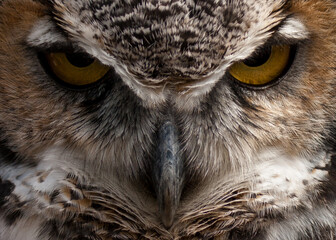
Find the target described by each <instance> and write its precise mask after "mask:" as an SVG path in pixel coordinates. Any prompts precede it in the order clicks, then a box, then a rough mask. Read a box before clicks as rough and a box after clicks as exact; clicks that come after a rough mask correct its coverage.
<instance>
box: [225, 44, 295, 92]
mask: <svg viewBox="0 0 336 240" xmlns="http://www.w3.org/2000/svg"><path fill="white" fill-rule="evenodd" d="M290 55H291V48H290V46H288V45H273V46H272V47H270V48H269V49H266V50H265V49H264V50H263V51H262V52H260V53H258V54H257V55H255V56H252V57H251V58H249V59H247V60H245V61H242V62H237V63H235V64H233V65H232V67H231V68H230V70H229V73H230V74H231V76H233V77H234V78H235V79H237V80H238V81H240V82H242V83H245V84H248V85H254V86H258V85H259V86H260V85H265V84H267V83H269V82H271V81H273V80H275V79H277V78H278V77H280V76H281V74H283V73H284V72H285V71H286V69H287V67H288V65H289V62H290V60H291V59H290Z"/></svg>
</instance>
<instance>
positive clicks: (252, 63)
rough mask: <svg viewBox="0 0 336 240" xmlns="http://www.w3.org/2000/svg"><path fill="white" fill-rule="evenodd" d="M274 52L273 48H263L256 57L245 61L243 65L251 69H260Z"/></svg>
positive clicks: (253, 56)
mask: <svg viewBox="0 0 336 240" xmlns="http://www.w3.org/2000/svg"><path fill="white" fill-rule="evenodd" d="M271 52H272V48H271V47H267V48H263V49H261V50H260V51H258V52H256V53H255V54H254V55H252V56H251V57H249V58H248V59H246V60H244V61H243V63H245V65H247V66H249V67H258V66H261V65H263V64H264V63H266V62H267V60H268V59H269V58H270V56H271Z"/></svg>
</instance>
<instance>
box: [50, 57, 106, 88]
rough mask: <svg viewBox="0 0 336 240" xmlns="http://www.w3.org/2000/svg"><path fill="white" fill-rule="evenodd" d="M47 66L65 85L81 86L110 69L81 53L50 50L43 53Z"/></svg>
mask: <svg viewBox="0 0 336 240" xmlns="http://www.w3.org/2000/svg"><path fill="white" fill-rule="evenodd" d="M45 59H46V60H47V64H48V68H49V69H50V70H51V71H52V73H53V74H54V75H55V76H56V77H57V79H58V80H60V81H61V82H63V83H65V84H66V85H70V86H74V87H83V86H87V85H91V84H93V83H95V82H97V81H99V80H100V79H102V78H103V77H104V76H105V75H106V74H107V72H108V71H109V70H110V68H109V67H107V66H105V65H103V64H101V63H100V62H99V61H98V60H97V59H94V58H92V57H90V56H88V55H87V54H83V53H64V52H51V53H46V54H45Z"/></svg>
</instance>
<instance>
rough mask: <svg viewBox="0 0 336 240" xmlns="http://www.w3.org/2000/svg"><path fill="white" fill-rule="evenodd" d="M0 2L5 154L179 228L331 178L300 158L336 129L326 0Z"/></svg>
mask: <svg viewBox="0 0 336 240" xmlns="http://www.w3.org/2000/svg"><path fill="white" fill-rule="evenodd" d="M0 4H1V5H0V129H1V130H0V133H1V137H0V138H1V140H2V143H1V148H2V149H5V150H4V152H6V153H8V152H9V153H10V154H3V155H4V156H2V158H5V159H6V164H14V162H15V164H23V165H25V164H30V165H32V166H39V168H41V169H53V168H57V169H61V170H60V171H64V172H67V173H71V174H74V175H78V176H81V177H83V176H85V179H86V180H85V181H87V182H88V183H89V184H92V185H95V186H98V187H102V188H104V189H105V190H106V191H107V193H109V194H111V195H113V194H116V193H118V194H121V195H122V196H123V197H122V199H123V201H125V202H126V203H128V205H131V208H132V209H136V210H137V211H138V212H139V213H140V215H141V213H142V211H143V212H145V213H146V214H147V215H146V214H143V216H144V217H143V218H144V220H143V221H144V222H146V224H147V225H146V224H144V225H145V227H144V226H141V227H140V224H139V226H138V227H139V229H140V228H141V229H146V227H148V226H149V225H151V224H154V223H155V224H156V225H155V226H159V225H160V224H161V221H162V222H163V223H164V225H165V226H166V227H170V226H173V227H172V228H171V229H173V230H171V232H174V234H177V235H178V234H180V236H184V235H183V234H185V235H186V236H187V235H188V234H189V235H190V236H191V235H192V234H194V233H195V232H198V234H201V235H200V236H217V235H220V234H222V233H223V232H225V231H226V232H227V231H228V230H223V229H224V227H223V229H220V226H223V222H224V223H225V224H226V223H227V221H229V220H227V219H226V218H224V220H223V219H222V218H221V217H223V216H224V215H225V214H227V215H225V217H227V216H231V217H232V218H233V219H236V220H235V221H236V222H235V223H236V224H238V223H239V224H238V225H239V226H245V225H244V224H245V223H246V222H249V223H250V222H252V221H253V220H252V219H255V218H258V217H259V215H258V214H259V213H260V212H262V213H263V214H265V213H266V212H268V211H273V210H274V209H280V210H279V211H283V209H288V208H290V207H293V206H296V207H297V206H301V205H300V202H302V201H305V200H303V199H306V195H307V194H308V189H310V190H309V191H312V190H311V189H314V192H315V187H316V186H318V182H319V181H322V180H326V179H327V178H328V177H327V176H325V175H324V174H322V173H321V174H320V175H318V176H317V177H315V175H314V176H312V175H310V173H311V170H312V169H315V168H317V166H319V164H320V163H321V161H322V162H323V161H324V160H325V158H324V157H323V156H325V154H326V153H328V151H329V150H330V149H331V148H332V147H333V144H334V139H333V136H332V134H333V129H335V120H336V95H335V91H336V78H335V76H336V74H335V73H336V72H335V71H336V52H335V49H336V41H335V39H336V38H335V35H336V27H335V24H334V23H335V19H336V11H335V2H334V1H332V0H319V1H313V0H311V1H304V0H298V1H291V0H288V1H282V0H267V1H265V0H262V1H261V0H257V1H250V0H242V1H228V0H223V1H218V0H211V1H205V0H200V1H183V0H174V1H165V0H164V1H156V0H150V1H135V0H128V1H123V0H117V1H103V0H96V1H89V0H82V1H75V0H70V1H69V0H49V1H33V0H3V1H1V2H0ZM6 156H7V157H6ZM8 156H10V158H9V157H8ZM300 174H301V175H300ZM275 175H279V176H280V175H281V176H283V179H284V180H283V181H284V182H286V180H285V179H290V178H295V179H297V182H299V181H300V183H301V182H305V181H304V180H307V181H309V183H307V184H301V185H302V186H301V185H300V184H298V183H293V184H291V185H289V186H288V187H280V188H279V186H284V185H282V180H281V181H280V180H279V181H280V183H279V182H277V181H275V180H274V176H275ZM298 175H300V176H298ZM60 176H61V175H60ZM62 176H63V175H62ZM56 179H57V178H56ZM273 180H274V181H273ZM55 181H56V180H55ZM57 181H58V180H57ZM82 181H84V180H82ZM294 182H295V181H294ZM57 184H58V183H53V184H51V185H52V186H56V185H57ZM277 184H278V185H277ZM286 186H287V185H286ZM49 187H50V186H49ZM316 188H317V187H316ZM123 189H124V190H125V189H126V190H125V191H123ZM275 189H277V190H275ZM44 190H45V189H44ZM121 192H122V193H121ZM255 193H257V195H258V194H259V195H261V196H266V197H265V198H261V200H260V202H257V203H256V202H255V201H254V200H253V199H255V198H254V197H255V196H254V195H253V194H255ZM292 193H297V199H295V200H293V199H292V200H293V201H292V200H288V201H287V198H288V199H289V198H290V197H289V195H290V194H292ZM259 195H258V196H259ZM267 197H269V199H270V198H272V201H273V205H272V202H271V201H270V202H267V201H268V200H267V199H268V198H267ZM129 198H131V199H132V198H133V199H134V200H133V201H131V200H129ZM92 199H94V197H92ZM92 199H91V200H92ZM125 199H126V200H125ZM228 199H229V200H228ZM242 199H244V201H243V200H242ZM279 201H281V204H283V205H281V204H280V203H279ZM307 201H308V200H307ZM309 201H310V200H309ZM312 201H313V200H312ZM156 202H158V203H159V204H157V203H156ZM237 202H239V204H238V205H239V207H238V206H236V205H235V204H236V203H237ZM246 202H247V203H246ZM265 202H267V204H269V205H267V204H266V203H265ZM224 203H225V204H227V205H225V204H224ZM221 204H222V205H221ZM223 204H224V205H225V206H228V208H227V209H226V208H225V207H223V206H224V205H223ZM230 204H231V205H230ZM249 204H250V205H249ZM260 204H261V205H262V207H261V206H260ZM263 204H266V205H267V207H265V206H264V205H263ZM275 205H276V207H275ZM140 206H141V207H140ZM157 206H158V207H157ZM230 206H231V207H232V208H231V210H232V209H244V211H245V210H246V209H249V210H246V211H247V212H248V213H249V214H251V215H248V216H245V215H243V214H241V215H239V213H237V216H238V215H239V216H240V217H235V216H236V215H235V216H232V215H230V214H232V211H231V210H229V209H230ZM246 206H248V207H246ZM256 206H257V207H256ZM223 209H225V210H223ZM260 209H261V210H260ZM230 211H231V212H230ZM242 211H243V210H242ZM274 211H277V210H274ZM229 213H230V214H229ZM116 215H117V217H116V218H118V217H120V216H121V215H122V214H119V215H118V213H116ZM205 215H206V216H208V215H209V216H212V218H211V219H215V220H213V222H210V220H209V221H208V222H206V221H205V222H201V220H202V219H203V220H204V216H205ZM146 216H150V217H146ZM202 216H203V217H202ZM209 216H208V217H209ZM257 216H258V217H257ZM157 218H158V219H160V220H157ZM122 221H125V222H126V223H127V222H128V221H130V220H125V219H123V220H122ZM139 221H140V220H139ZM220 224H222V225H220ZM225 224H224V225H225ZM256 224H257V223H256ZM258 224H259V223H258ZM121 225H122V224H121ZM228 225H229V226H230V227H231V228H230V227H228V229H233V228H234V227H233V226H231V225H230V224H228ZM228 225H225V227H227V226H228ZM233 225H234V224H233ZM122 226H123V227H124V228H127V224H124V225H122ZM253 226H255V225H253ZM258 226H259V225H258ZM133 227H134V226H133ZM133 227H132V228H133ZM130 228H131V227H130ZM134 228H136V226H135V227H134ZM158 228H159V227H158ZM182 228H183V229H182ZM162 229H163V228H162ZM181 229H182V230H181ZM210 229H212V230H211V231H212V232H211V233H210ZM213 229H215V230H217V232H216V231H215V230H213ZM162 231H166V230H162ZM171 232H170V233H171ZM215 233H216V234H217V235H216V234H215ZM165 234H166V233H165ZM171 234H172V233H171ZM202 234H205V235H202ZM206 234H208V235H206ZM177 235H176V236H177ZM195 236H196V235H195Z"/></svg>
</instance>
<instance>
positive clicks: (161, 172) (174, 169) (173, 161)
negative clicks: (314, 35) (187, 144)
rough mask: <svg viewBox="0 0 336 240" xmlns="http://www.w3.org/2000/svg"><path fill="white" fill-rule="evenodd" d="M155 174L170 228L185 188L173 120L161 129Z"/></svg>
mask: <svg viewBox="0 0 336 240" xmlns="http://www.w3.org/2000/svg"><path fill="white" fill-rule="evenodd" d="M153 175H154V179H153V180H154V188H155V191H156V196H157V199H158V203H159V209H160V215H161V219H162V222H163V224H164V226H165V227H166V228H169V227H171V225H172V224H173V220H174V216H175V213H176V209H177V207H178V205H179V202H180V197H181V192H182V188H183V163H182V160H181V158H180V156H179V142H178V136H177V130H176V127H175V125H174V124H173V123H172V122H171V121H166V122H164V124H163V125H162V126H161V127H160V129H159V132H158V154H157V158H156V159H155V163H154V168H153Z"/></svg>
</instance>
